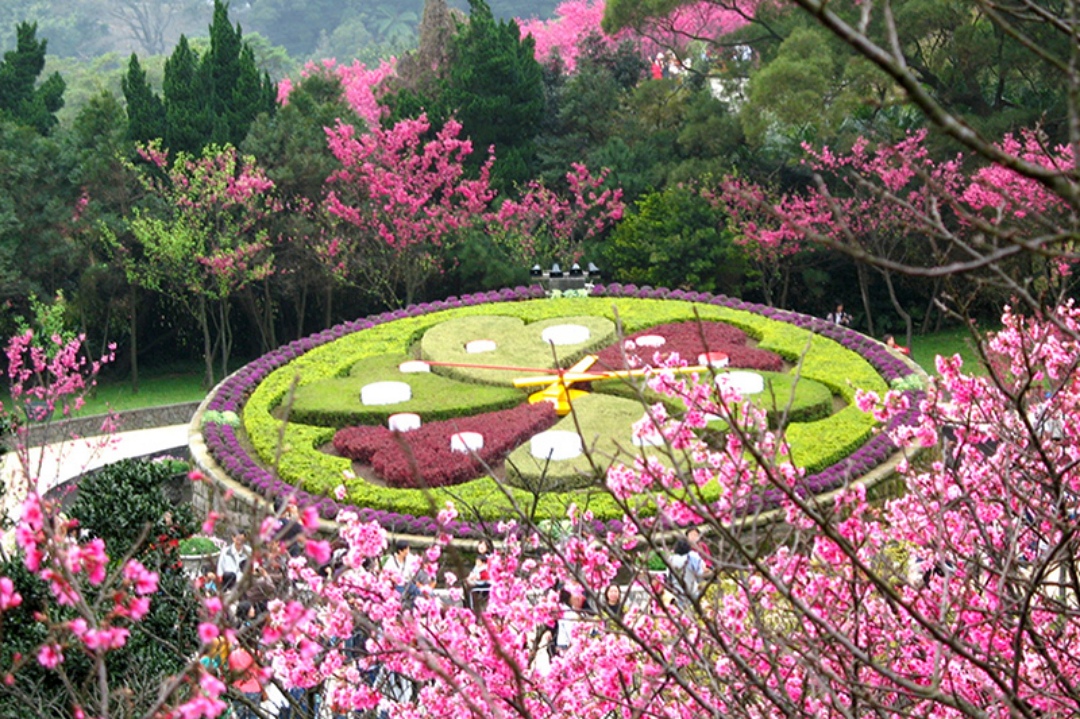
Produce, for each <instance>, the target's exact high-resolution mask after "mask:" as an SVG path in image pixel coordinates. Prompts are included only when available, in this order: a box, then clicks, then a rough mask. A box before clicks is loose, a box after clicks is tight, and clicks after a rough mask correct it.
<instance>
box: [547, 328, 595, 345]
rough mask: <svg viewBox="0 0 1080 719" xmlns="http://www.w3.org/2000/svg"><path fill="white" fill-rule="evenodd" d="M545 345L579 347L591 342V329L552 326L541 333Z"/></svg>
mask: <svg viewBox="0 0 1080 719" xmlns="http://www.w3.org/2000/svg"><path fill="white" fill-rule="evenodd" d="M540 339H542V340H543V341H544V343H545V344H553V345H555V346H556V347H558V346H561V345H579V344H581V343H582V342H587V341H588V340H589V328H588V327H585V326H584V325H552V326H551V327H548V328H546V329H545V330H544V331H543V332H541V333H540Z"/></svg>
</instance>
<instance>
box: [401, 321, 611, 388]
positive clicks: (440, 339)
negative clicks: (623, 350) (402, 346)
mask: <svg viewBox="0 0 1080 719" xmlns="http://www.w3.org/2000/svg"><path fill="white" fill-rule="evenodd" d="M566 324H569V325H581V326H583V327H586V328H587V329H588V330H589V336H588V338H587V339H586V340H585V341H584V342H580V343H576V344H569V345H560V346H555V347H554V348H552V346H551V345H550V344H548V343H547V342H545V341H544V339H543V333H544V330H546V329H548V328H549V327H554V326H556V325H566ZM615 339H616V335H615V325H614V323H613V322H611V321H610V320H608V319H606V318H603V317H590V316H572V317H556V318H554V319H549V320H542V321H539V322H532V323H529V324H525V323H523V322H522V321H521V320H520V319H518V318H517V317H506V316H502V315H487V316H483V317H461V318H459V319H454V320H448V321H446V322H443V323H441V324H439V325H437V326H436V327H433V328H432V329H430V330H428V331H427V332H425V333H424V337H423V339H422V340H421V341H420V356H421V358H422V359H425V360H431V361H437V362H453V363H460V364H485V365H505V366H510V367H535V368H549V367H554V366H555V365H556V360H557V361H558V366H560V367H569V366H570V365H572V364H574V363H575V362H577V361H578V360H579V359H581V358H582V357H584V356H585V355H587V354H589V353H591V352H595V351H596V350H598V349H600V348H602V347H606V346H608V345H609V344H611V343H612V342H614V341H615ZM473 340H492V341H494V342H495V344H496V349H495V350H494V351H493V352H484V353H481V354H470V353H469V352H467V351H466V349H465V346H466V345H467V344H468V343H469V342H471V341H473ZM438 371H439V372H442V373H443V374H445V375H446V376H447V377H451V378H453V379H456V380H460V381H462V382H481V383H490V384H499V385H504V386H512V383H513V380H514V379H515V378H516V377H521V376H522V375H523V373H522V372H520V371H507V370H492V369H482V368H476V367H440V368H438ZM525 374H528V373H525Z"/></svg>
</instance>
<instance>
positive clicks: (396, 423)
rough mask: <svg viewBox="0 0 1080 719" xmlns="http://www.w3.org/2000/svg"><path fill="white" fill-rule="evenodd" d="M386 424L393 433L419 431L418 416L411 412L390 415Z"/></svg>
mask: <svg viewBox="0 0 1080 719" xmlns="http://www.w3.org/2000/svg"><path fill="white" fill-rule="evenodd" d="M387 424H388V426H389V427H390V429H391V430H393V431H394V432H411V431H413V430H414V429H420V415H418V414H413V413H412V412H399V413H398V414H392V415H390V418H389V420H388V422H387Z"/></svg>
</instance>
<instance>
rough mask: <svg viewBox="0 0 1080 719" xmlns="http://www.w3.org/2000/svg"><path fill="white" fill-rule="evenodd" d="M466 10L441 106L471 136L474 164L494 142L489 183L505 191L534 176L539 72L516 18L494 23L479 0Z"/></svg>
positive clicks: (540, 96)
mask: <svg viewBox="0 0 1080 719" xmlns="http://www.w3.org/2000/svg"><path fill="white" fill-rule="evenodd" d="M469 8H470V13H469V23H468V25H466V26H464V27H461V28H460V29H459V32H458V34H457V35H456V36H455V38H454V41H453V56H454V60H453V63H452V64H451V66H450V73H449V78H448V80H447V86H446V91H445V92H444V93H443V104H444V105H445V106H446V107H447V108H448V109H449V111H450V112H451V113H452V114H453V115H454V116H455V117H457V119H458V120H459V121H460V122H461V124H462V125H463V127H464V130H465V133H466V134H467V135H468V136H469V138H470V139H471V140H472V142H473V147H474V149H475V152H474V153H473V155H472V157H471V160H472V162H473V163H475V164H478V163H480V162H482V161H483V160H482V158H485V157H486V156H487V148H488V147H489V146H491V145H494V146H495V153H496V158H497V159H496V162H495V167H494V170H493V184H494V185H496V186H497V187H499V188H500V189H503V190H506V189H509V188H510V187H512V186H513V184H514V183H524V182H526V181H527V180H529V179H530V178H531V177H532V176H533V174H532V165H533V164H534V162H535V153H536V149H535V145H534V142H533V140H534V138H535V137H536V134H537V132H538V131H539V129H540V119H541V117H542V114H543V110H544V82H543V71H542V69H541V67H540V63H538V62H537V61H536V57H535V48H534V42H533V39H532V37H531V36H529V37H526V38H524V39H522V37H521V31H520V30H519V28H518V25H517V23H516V22H514V21H513V20H511V21H509V22H506V21H497V20H496V19H495V17H494V16H493V15H492V13H491V8H490V7H488V4H487V3H486V2H485V1H484V0H469Z"/></svg>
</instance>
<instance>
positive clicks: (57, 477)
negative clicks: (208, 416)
mask: <svg viewBox="0 0 1080 719" xmlns="http://www.w3.org/2000/svg"><path fill="white" fill-rule="evenodd" d="M187 444H188V425H187V424H175V425H170V426H167V427H156V428H154V429H138V430H134V431H131V432H119V433H117V434H114V435H111V436H105V437H87V438H85V439H69V440H67V441H65V442H58V443H56V444H50V445H46V446H44V447H34V448H31V449H30V456H29V465H30V474H31V475H32V476H34V477H35V478H36V487H37V490H38V492H39V493H41V494H45V493H46V492H48V491H49V490H50V489H53V488H54V487H57V486H59V485H61V484H63V483H64V482H68V481H70V480H72V479H75V478H76V477H78V476H80V475H82V474H84V473H86V472H88V471H90V470H93V469H98V468H99V467H103V466H105V465H107V464H111V463H113V462H119V461H120V460H121V459H128V458H131V457H143V456H146V455H151V454H159V453H161V452H167V451H169V450H171V449H176V448H177V447H185V448H186V447H187ZM2 460H3V461H2V463H0V483H2V485H0V486H2V491H3V497H2V502H0V504H2V511H3V513H4V515H6V516H7V517H8V518H9V519H12V520H15V519H17V515H16V512H17V511H18V508H19V506H20V504H22V500H23V498H24V497H25V496H26V489H27V482H26V472H24V471H23V467H22V466H21V464H20V463H19V458H18V457H17V456H16V453H15V452H8V453H6V454H5V455H4V456H3V458H2Z"/></svg>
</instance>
